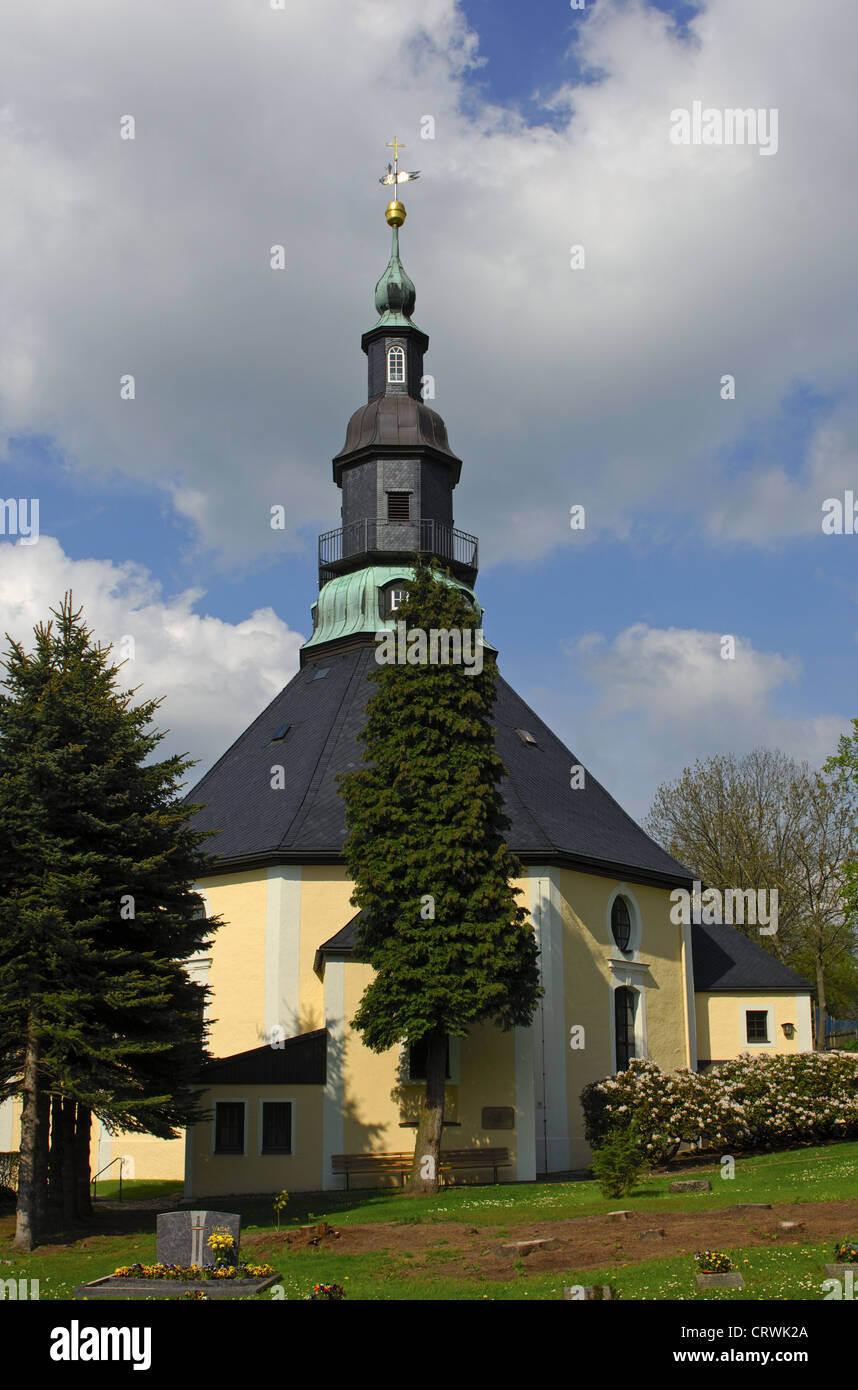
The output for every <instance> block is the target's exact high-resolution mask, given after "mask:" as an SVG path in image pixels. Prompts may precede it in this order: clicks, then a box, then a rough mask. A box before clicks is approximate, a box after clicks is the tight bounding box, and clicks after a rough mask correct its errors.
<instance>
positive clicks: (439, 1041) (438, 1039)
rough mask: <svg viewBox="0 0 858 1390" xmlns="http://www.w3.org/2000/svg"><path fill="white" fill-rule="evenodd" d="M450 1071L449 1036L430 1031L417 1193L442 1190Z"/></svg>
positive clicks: (412, 1186) (417, 1145)
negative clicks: (440, 1186) (445, 1092)
mask: <svg viewBox="0 0 858 1390" xmlns="http://www.w3.org/2000/svg"><path fill="white" fill-rule="evenodd" d="M446 1071H447V1035H446V1034H445V1033H442V1032H437V1033H430V1034H429V1037H428V1048H427V1053H426V1093H425V1095H424V1097H423V1109H422V1110H421V1112H420V1121H419V1123H418V1126H417V1138H416V1139H415V1141H414V1166H413V1168H412V1169H411V1181H410V1183H409V1188H408V1190H409V1192H410V1193H411V1194H412V1195H413V1196H418V1195H421V1194H424V1195H425V1194H426V1193H435V1192H437V1191H438V1177H439V1170H440V1163H441V1133H442V1130H443V1127H444V1082H445V1079H446V1075H445V1074H446Z"/></svg>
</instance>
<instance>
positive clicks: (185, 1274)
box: [113, 1263, 277, 1280]
mask: <svg viewBox="0 0 858 1390" xmlns="http://www.w3.org/2000/svg"><path fill="white" fill-rule="evenodd" d="M113 1273H114V1275H115V1276H117V1277H118V1278H120V1279H185V1280H188V1279H267V1278H268V1276H269V1275H271V1274H276V1273H277V1271H276V1269H274V1267H273V1265H250V1264H240V1265H227V1264H223V1263H218V1264H216V1265H164V1264H153V1265H144V1264H133V1265H120V1266H119V1268H118V1269H115V1270H114V1271H113Z"/></svg>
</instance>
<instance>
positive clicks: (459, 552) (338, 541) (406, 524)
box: [319, 517, 480, 588]
mask: <svg viewBox="0 0 858 1390" xmlns="http://www.w3.org/2000/svg"><path fill="white" fill-rule="evenodd" d="M479 547H480V543H479V541H478V540H477V537H476V536H470V535H468V533H467V531H457V530H456V529H455V527H453V526H445V525H444V523H443V522H440V521H435V520H433V519H431V518H425V517H421V518H419V519H417V520H415V521H373V520H370V519H369V518H368V517H365V518H364V519H363V520H362V521H353V522H352V523H351V525H349V526H340V527H339V528H338V529H337V530H336V531H325V532H324V534H323V535H321V536H320V537H319V588H321V587H322V585H323V584H326V583H327V582H328V580H329V579H334V578H335V577H336V576H337V575H338V574H346V573H347V572H348V571H349V570H354V569H357V568H359V567H361V566H363V565H389V564H391V563H392V562H393V561H396V560H406V561H407V560H410V559H411V558H412V557H413V556H414V554H415V553H419V554H421V555H427V556H433V555H434V556H435V558H436V559H438V560H443V561H446V562H447V564H448V565H449V567H450V570H451V571H452V573H453V574H455V575H456V576H457V578H459V579H462V580H463V581H464V582H465V583H466V584H467V585H469V586H473V584H474V581H475V580H476V577H477V570H478V569H479Z"/></svg>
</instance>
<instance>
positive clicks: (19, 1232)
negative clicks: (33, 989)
mask: <svg viewBox="0 0 858 1390" xmlns="http://www.w3.org/2000/svg"><path fill="white" fill-rule="evenodd" d="M40 1082H41V1078H40V1077H39V1043H38V1040H37V1038H36V1036H35V1027H34V1022H33V1016H32V1014H28V1017H27V1043H26V1049H25V1052H24V1075H23V1084H22V1100H23V1106H22V1110H21V1158H20V1162H19V1165H18V1219H17V1226H16V1230H15V1239H14V1241H13V1242H12V1244H13V1246H14V1248H15V1249H16V1250H32V1248H33V1246H34V1245H36V1244H37V1243H38V1240H39V1236H40V1235H41V1230H40V1227H39V1204H38V1202H37V1194H36V1188H37V1183H38V1167H39V1161H38V1140H39V1118H40V1117H39V1088H40Z"/></svg>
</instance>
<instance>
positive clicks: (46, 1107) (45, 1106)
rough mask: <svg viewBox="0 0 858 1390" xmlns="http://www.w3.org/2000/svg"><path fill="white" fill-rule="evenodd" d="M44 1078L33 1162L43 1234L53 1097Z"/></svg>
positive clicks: (38, 1221)
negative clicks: (44, 1087)
mask: <svg viewBox="0 0 858 1390" xmlns="http://www.w3.org/2000/svg"><path fill="white" fill-rule="evenodd" d="M43 1086H44V1080H43V1079H41V1078H40V1081H39V1094H38V1098H37V1100H36V1112H37V1114H38V1117H39V1118H38V1126H37V1129H36V1150H35V1155H34V1162H33V1173H34V1175H35V1184H34V1187H35V1195H36V1224H37V1227H38V1230H39V1231H40V1233H41V1234H42V1235H44V1233H45V1231H46V1230H47V1228H48V1141H49V1135H50V1127H51V1097H50V1095H49V1093H48V1091H47V1090H44V1089H43Z"/></svg>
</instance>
